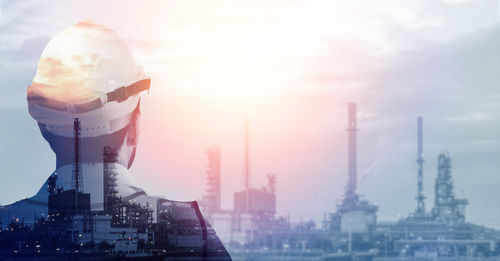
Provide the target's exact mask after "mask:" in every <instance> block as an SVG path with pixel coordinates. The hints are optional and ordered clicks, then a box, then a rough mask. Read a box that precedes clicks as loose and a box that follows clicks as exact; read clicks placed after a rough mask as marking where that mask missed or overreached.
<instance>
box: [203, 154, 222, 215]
mask: <svg viewBox="0 0 500 261" xmlns="http://www.w3.org/2000/svg"><path fill="white" fill-rule="evenodd" d="M205 154H206V156H207V171H206V175H207V190H206V195H205V198H204V201H205V207H206V209H207V210H208V212H209V213H214V212H217V211H219V210H220V201H221V169H220V168H221V163H220V147H219V145H213V146H211V147H210V148H208V149H207V151H206V152H205Z"/></svg>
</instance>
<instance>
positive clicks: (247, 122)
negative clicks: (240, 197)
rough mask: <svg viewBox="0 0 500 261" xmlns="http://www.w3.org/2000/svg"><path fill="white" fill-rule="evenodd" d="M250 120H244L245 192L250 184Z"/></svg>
mask: <svg viewBox="0 0 500 261" xmlns="http://www.w3.org/2000/svg"><path fill="white" fill-rule="evenodd" d="M249 127H250V120H249V119H248V117H246V119H245V166H244V168H245V190H248V189H249V188H250V186H251V184H250V141H249V139H250V137H249V135H250V134H249Z"/></svg>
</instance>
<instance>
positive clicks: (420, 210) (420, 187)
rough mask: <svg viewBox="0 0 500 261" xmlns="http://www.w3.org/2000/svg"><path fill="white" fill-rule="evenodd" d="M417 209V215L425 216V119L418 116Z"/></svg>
mask: <svg viewBox="0 0 500 261" xmlns="http://www.w3.org/2000/svg"><path fill="white" fill-rule="evenodd" d="M417 164H418V176H417V196H416V197H415V198H416V199H417V210H416V212H415V216H417V217H424V216H425V196H424V158H423V119H422V117H421V116H419V117H418V118H417Z"/></svg>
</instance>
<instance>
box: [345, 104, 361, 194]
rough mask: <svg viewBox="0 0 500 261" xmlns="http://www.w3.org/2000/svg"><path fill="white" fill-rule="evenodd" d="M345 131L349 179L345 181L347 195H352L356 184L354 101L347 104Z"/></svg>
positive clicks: (356, 129) (354, 192)
mask: <svg viewBox="0 0 500 261" xmlns="http://www.w3.org/2000/svg"><path fill="white" fill-rule="evenodd" d="M347 117H348V121H347V132H348V133H349V137H348V143H349V148H348V158H349V172H348V175H349V180H348V183H347V193H346V194H347V195H348V196H352V195H355V194H356V186H357V158H356V157H357V155H356V153H357V152H356V146H357V144H356V143H357V140H356V132H357V131H358V128H357V121H356V103H349V104H348V112H347Z"/></svg>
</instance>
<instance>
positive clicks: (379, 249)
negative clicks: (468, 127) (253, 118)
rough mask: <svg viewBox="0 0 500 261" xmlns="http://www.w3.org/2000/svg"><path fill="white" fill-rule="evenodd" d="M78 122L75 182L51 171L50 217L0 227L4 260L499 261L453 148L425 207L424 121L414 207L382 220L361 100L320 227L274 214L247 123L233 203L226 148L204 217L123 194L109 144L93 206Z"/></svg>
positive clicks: (217, 158)
mask: <svg viewBox="0 0 500 261" xmlns="http://www.w3.org/2000/svg"><path fill="white" fill-rule="evenodd" d="M73 127H74V128H73V129H74V137H73V148H74V149H73V159H74V160H73V164H72V168H73V169H72V178H71V187H68V188H65V187H62V186H60V185H58V182H57V181H58V178H60V177H58V175H57V173H54V174H53V175H51V176H50V177H49V179H48V181H47V188H46V189H47V192H48V199H47V202H48V204H47V208H48V209H47V214H46V215H42V216H35V217H34V220H35V222H34V224H27V223H25V222H24V218H25V217H16V218H14V219H12V220H11V222H10V223H8V224H1V223H0V260H66V259H68V258H77V259H78V258H80V259H85V260H122V259H127V258H130V259H134V260H199V258H200V257H203V258H202V260H228V256H227V252H226V249H227V251H228V252H229V254H230V255H231V257H232V259H234V260H325V261H326V260H376V261H391V260H394V261H396V260H405V261H408V260H419V261H427V260H428V261H430V260H471V261H472V260H474V261H476V260H500V232H499V231H497V230H495V229H490V228H486V227H484V226H479V225H475V224H472V223H469V222H467V221H466V206H467V204H468V201H467V200H466V199H460V198H457V197H456V195H455V187H454V182H453V173H452V160H451V156H450V154H449V153H447V152H445V153H442V154H440V155H438V156H437V158H438V161H437V162H438V164H437V175H436V176H435V177H434V194H435V196H434V204H433V206H432V207H431V208H429V206H427V208H426V205H425V195H424V193H423V191H424V182H423V181H424V163H425V160H424V157H423V155H424V154H423V148H424V146H423V145H424V139H423V118H422V117H418V118H417V128H416V129H417V132H416V133H417V139H416V140H417V143H416V148H417V149H416V163H417V164H416V175H415V176H416V181H417V182H416V191H417V193H416V196H415V199H416V207H415V210H414V211H412V213H411V214H409V215H408V216H406V217H403V218H400V219H399V220H397V221H393V222H386V221H383V220H379V219H378V218H377V211H378V206H377V205H375V204H373V203H371V202H370V201H369V200H368V199H366V198H364V197H363V196H362V195H360V194H359V192H358V190H357V185H358V171H357V169H358V166H357V151H358V141H357V135H358V131H359V130H358V121H357V107H356V104H355V103H349V104H348V106H347V129H346V130H347V139H348V147H347V153H346V154H347V162H348V164H347V166H348V169H347V171H346V172H347V175H346V180H347V182H346V185H345V189H344V192H343V195H342V197H341V198H340V199H339V200H338V203H337V204H336V205H332V206H331V209H332V212H331V213H325V215H324V219H323V221H322V223H321V224H316V223H314V222H313V221H307V222H300V223H293V222H291V221H290V217H289V216H288V215H286V216H283V215H279V214H278V213H277V200H276V183H277V176H276V174H273V173H268V174H266V177H267V184H265V185H264V186H261V187H256V186H254V185H252V182H251V177H252V175H256V174H257V173H251V166H250V121H249V120H248V119H247V120H246V121H245V134H244V144H245V146H244V153H243V157H244V163H243V173H242V174H243V175H242V178H243V187H242V188H241V189H240V190H238V191H235V192H234V194H233V207H232V208H230V209H225V208H223V207H222V206H221V198H222V195H221V184H222V173H221V166H222V164H223V162H222V160H221V147H220V146H217V145H214V146H211V147H209V148H208V149H207V150H206V153H205V155H206V158H207V167H206V172H205V175H206V191H205V192H204V196H203V198H202V199H201V200H200V205H201V211H203V214H204V216H205V218H203V216H202V214H201V211H200V208H199V207H198V203H197V202H175V201H170V200H166V199H162V198H154V197H150V199H151V200H146V201H143V202H138V201H135V200H132V199H133V197H132V196H130V197H128V196H127V197H122V196H120V195H121V194H120V193H119V192H120V191H119V190H120V189H119V188H118V185H117V183H118V181H117V175H118V173H117V170H116V168H115V167H116V165H115V163H116V162H117V160H118V151H117V150H116V149H115V148H111V147H109V146H104V147H103V150H102V166H103V167H102V207H101V208H99V209H97V210H96V209H95V208H93V207H92V204H91V202H92V201H91V197H93V196H95V195H92V194H91V193H86V192H85V190H84V186H85V184H84V182H83V180H84V179H83V176H84V175H85V173H84V172H83V171H82V167H81V164H82V163H81V161H80V153H81V152H80V148H81V143H80V121H79V119H78V118H75V119H74V122H73ZM137 193H139V194H141V193H144V192H141V191H139V192H137ZM400 196H402V197H405V196H408V197H411V195H400ZM134 197H135V196H134ZM219 238H220V240H219ZM183 258H184V259H183Z"/></svg>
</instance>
